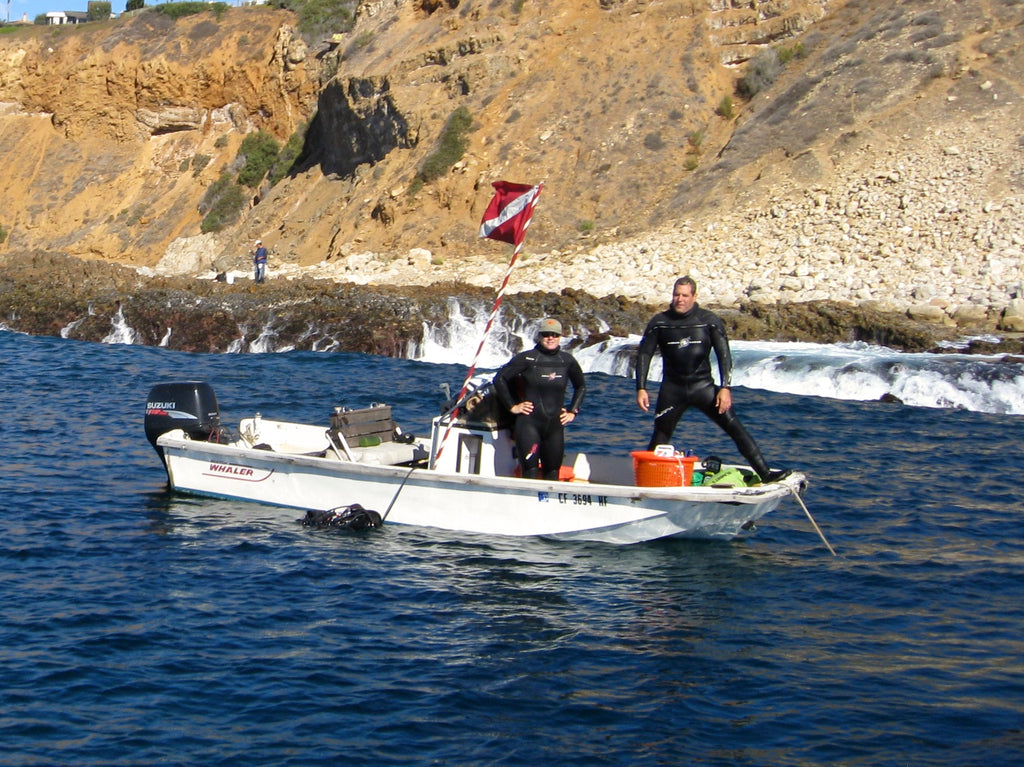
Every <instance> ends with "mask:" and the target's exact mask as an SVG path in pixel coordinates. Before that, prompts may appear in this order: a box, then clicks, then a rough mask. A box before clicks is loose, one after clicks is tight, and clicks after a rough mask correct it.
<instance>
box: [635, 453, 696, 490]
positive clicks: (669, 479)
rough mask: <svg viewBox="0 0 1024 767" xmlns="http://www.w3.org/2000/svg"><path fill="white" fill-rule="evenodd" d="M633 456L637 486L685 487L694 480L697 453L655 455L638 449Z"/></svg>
mask: <svg viewBox="0 0 1024 767" xmlns="http://www.w3.org/2000/svg"><path fill="white" fill-rule="evenodd" d="M630 455H631V456H633V481H634V482H635V483H636V485H637V487H683V486H684V485H689V484H691V483H692V482H693V466H694V464H695V463H697V461H698V460H700V459H698V458H697V456H695V455H672V456H661V455H655V454H654V453H652V452H649V451H647V450H636V451H634V452H632V453H630Z"/></svg>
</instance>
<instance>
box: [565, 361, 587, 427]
mask: <svg viewBox="0 0 1024 767" xmlns="http://www.w3.org/2000/svg"><path fill="white" fill-rule="evenodd" d="M569 380H570V381H572V402H570V403H569V407H568V410H569V411H570V412H572V413H578V412H579V411H580V405H582V404H583V396H584V395H585V394H586V392H587V379H586V376H584V375H583V369H582V368H581V367H580V363H578V362H577V361H576V358H575V357H573V356H572V355H569Z"/></svg>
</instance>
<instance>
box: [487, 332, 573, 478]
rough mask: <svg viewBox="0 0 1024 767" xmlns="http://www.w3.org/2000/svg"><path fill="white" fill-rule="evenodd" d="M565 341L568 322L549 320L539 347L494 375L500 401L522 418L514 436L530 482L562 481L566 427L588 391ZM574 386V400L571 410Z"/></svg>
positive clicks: (524, 474)
mask: <svg viewBox="0 0 1024 767" xmlns="http://www.w3.org/2000/svg"><path fill="white" fill-rule="evenodd" d="M561 337H562V324H561V323H560V322H559V321H558V320H554V319H550V318H549V319H546V320H544V321H543V322H541V324H540V329H539V331H538V341H537V345H536V346H535V347H534V348H532V349H530V350H529V351H525V352H520V353H519V354H517V355H516V356H515V357H513V358H512V359H511V360H509V361H508V363H507V364H506V365H505V366H504V367H503V368H502V369H501V370H499V371H498V373H497V375H495V376H494V391H495V393H496V394H497V396H498V401H499V402H500V403H501V404H502V406H503V407H505V408H506V409H507V410H508V411H509V412H511V413H514V414H515V416H516V420H515V425H514V426H513V428H512V434H513V437H514V438H515V443H516V455H517V458H518V459H519V466H520V469H521V470H522V475H523V477H524V478H527V479H537V478H538V477H542V478H543V479H549V480H557V479H558V470H559V469H560V468H561V466H562V457H563V455H564V454H565V425H566V424H567V423H572V421H573V420H575V418H576V414H577V413H578V412H579V410H580V405H581V404H582V403H583V395H584V393H585V391H586V388H587V387H586V379H584V377H583V371H582V370H581V369H580V366H579V363H578V362H576V360H575V359H574V358H573V356H572V355H571V354H569V353H568V352H564V351H562V350H561V347H560V346H559V343H560V341H561ZM570 382H571V383H572V387H573V393H572V402H571V403H570V404H569V407H565V391H566V389H567V388H568V384H569V383H570Z"/></svg>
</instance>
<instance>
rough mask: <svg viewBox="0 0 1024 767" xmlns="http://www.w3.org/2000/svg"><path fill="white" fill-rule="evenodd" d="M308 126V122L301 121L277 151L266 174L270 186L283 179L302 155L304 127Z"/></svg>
mask: <svg viewBox="0 0 1024 767" xmlns="http://www.w3.org/2000/svg"><path fill="white" fill-rule="evenodd" d="M308 127H309V124H308V123H303V124H302V125H300V126H299V127H298V128H296V130H295V133H293V134H292V135H291V136H289V137H288V141H287V143H285V145H284V146H283V147H281V151H280V152H278V153H277V158H276V159H275V160H274V163H273V164H272V165H271V166H270V173H269V174H268V176H267V181H269V182H270V185H271V186H274V185H275V184H276V183H277V182H278V181H280V180H281V179H283V178H284V177H285V176H286V175H287V173H288V171H290V170H291V169H292V166H293V165H295V161H296V160H298V159H299V157H300V156H301V155H302V150H303V148H304V147H305V146H306V128H308Z"/></svg>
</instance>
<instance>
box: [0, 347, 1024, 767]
mask: <svg viewBox="0 0 1024 767" xmlns="http://www.w3.org/2000/svg"><path fill="white" fill-rule="evenodd" d="M114 340H116V339H114ZM435 342H436V339H435ZM427 346H429V345H424V348H421V349H418V350H415V353H414V354H413V356H418V357H419V358H418V359H387V358H380V357H371V356H366V355H359V354H344V353H312V352H297V351H279V352H278V353H263V354H223V355H202V354H187V353H181V352H174V351H169V350H167V349H159V348H146V347H141V346H133V345H126V344H120V343H114V342H111V343H106V344H91V343H81V342H75V341H68V340H62V339H58V338H46V337H29V336H24V335H20V334H16V333H12V332H7V331H2V330H0V392H2V394H0V439H2V442H3V448H2V452H0V455H2V462H0V504H2V506H0V509H2V514H0V610H2V621H0V694H2V701H3V706H2V709H0V763H2V764H3V765H85V766H92V765H96V766H99V765H103V766H107V765H154V764H160V765H200V764H201V765H236V764H244V765H338V764H346V765H348V764H351V765H371V764H372V765H388V764H445V765H447V764H452V765H531V767H535V766H536V765H547V764H552V765H564V764H579V765H679V764H708V765H824V764H828V765H833V764H834V765H952V764H956V765H986V766H987V767H990V766H992V765H1002V764H1016V763H1019V762H1020V761H1021V759H1022V758H1024V543H1022V537H1021V529H1022V528H1021V521H1022V515H1024V504H1022V490H1021V475H1022V468H1024V461H1022V451H1021V427H1022V425H1024V421H1022V414H1024V407H1022V403H1024V372H1022V369H1021V365H1020V364H1019V363H1015V362H1012V361H1005V360H998V359H982V358H974V359H970V358H962V357H958V356H956V355H951V356H948V357H946V356H942V357H937V356H935V355H900V354H898V353H896V352H892V351H891V350H880V349H876V348H870V347H862V346H861V347H857V346H853V347H816V346H813V345H770V344H761V345H759V344H747V345H743V344H737V345H735V352H736V357H737V361H738V370H737V381H738V382H739V383H740V384H741V385H740V386H739V387H738V388H737V389H736V390H735V392H734V399H735V402H736V406H737V410H738V412H739V414H740V416H741V417H742V419H743V420H744V422H745V424H746V425H747V427H748V429H749V430H750V431H751V433H752V434H754V435H755V437H757V439H758V441H759V442H760V444H761V447H762V449H763V451H764V452H765V454H766V455H767V457H768V458H769V460H770V461H771V462H772V463H773V464H774V465H777V466H779V465H782V466H792V467H795V468H799V469H801V470H802V471H804V472H806V473H807V474H808V476H809V477H810V487H809V489H808V491H807V494H806V496H805V501H806V503H807V507H808V510H809V511H810V512H811V513H812V514H813V517H814V519H815V520H816V521H817V522H818V524H819V525H820V527H821V529H822V531H823V533H824V534H825V535H826V536H827V538H828V540H829V542H830V543H831V544H832V545H833V547H834V548H835V550H836V552H837V554H838V556H832V555H831V554H830V553H829V552H828V550H827V549H826V547H825V546H824V544H823V542H822V540H821V539H820V538H819V537H818V535H817V534H816V533H815V532H814V530H813V528H812V527H811V524H810V522H809V520H808V519H807V517H806V515H805V514H804V512H803V510H802V509H801V508H800V507H799V506H798V505H797V504H796V503H795V502H794V501H792V500H791V501H789V502H787V503H784V504H783V506H781V507H780V508H779V509H778V510H777V511H776V512H774V513H772V514H770V515H768V516H767V517H766V518H764V519H763V520H761V521H760V522H759V523H758V526H757V528H756V529H755V530H753V531H751V532H750V534H749V535H748V536H746V537H744V538H742V539H738V540H736V541H732V542H696V541H662V542H655V543H649V544H640V545H635V546H626V547H615V546H609V545H599V544H566V543H556V542H551V541H547V540H543V539H508V538H498V537H485V536H476V535H457V534H452V533H445V532H439V531H435V530H425V529H415V528H403V527H400V526H396V525H386V526H385V527H384V528H382V529H380V530H370V531H363V532H361V533H353V532H350V531H339V530H333V531H332V530H315V529H310V528H306V527H304V526H302V525H300V524H299V523H298V517H299V516H301V515H300V514H299V513H297V512H296V511H295V510H290V511H289V510H282V509H275V508H271V507H263V506H257V505H247V504H240V503H234V502H227V501H219V500H211V499H200V498H191V497H186V496H179V495H174V494H171V493H169V492H168V490H167V488H166V477H165V474H164V472H163V468H162V466H161V464H160V461H159V460H158V458H157V456H156V454H155V453H154V451H153V450H152V448H151V447H150V445H149V443H148V442H147V441H146V438H145V436H144V433H143V428H142V426H143V424H142V422H143V412H144V405H145V399H146V394H147V392H148V390H149V388H150V386H151V385H153V384H154V383H158V382H163V381H170V380H197V379H198V380H206V381H209V382H210V383H211V384H212V385H213V386H214V388H215V390H216V392H217V396H218V399H219V400H220V406H221V412H222V415H223V417H224V420H225V421H226V422H228V423H235V422H237V420H238V419H239V418H241V417H245V416H248V415H252V414H253V413H254V412H256V411H257V410H258V411H260V412H261V413H263V415H265V416H267V417H272V418H284V419H294V420H304V421H309V422H314V423H325V424H326V422H327V418H328V413H329V412H330V410H331V408H332V407H333V406H335V405H348V406H352V407H355V406H361V405H366V404H369V403H370V402H374V401H376V402H387V403H389V404H392V405H393V406H394V409H395V414H396V417H397V419H398V420H399V421H400V423H401V424H402V425H403V427H404V428H405V429H406V430H407V431H413V432H417V433H423V431H424V426H425V424H426V423H427V421H428V419H429V418H430V416H431V415H433V414H435V413H436V412H437V409H438V406H439V403H440V401H441V399H442V398H443V394H442V393H441V391H440V389H441V385H442V384H445V383H447V384H448V385H449V386H450V387H451V389H452V390H457V389H458V386H459V385H460V384H461V382H462V378H463V377H464V376H465V373H466V363H467V362H468V359H469V358H470V357H471V356H472V349H470V352H469V353H468V354H467V353H466V352H465V351H464V350H463V351H460V350H455V351H454V352H453V353H452V357H453V358H454V359H452V360H449V359H446V358H445V355H444V354H442V353H440V352H439V351H438V349H436V348H426V347H427ZM626 346H628V340H627V341H624V342H623V346H620V347H616V346H615V345H614V344H612V345H610V346H606V347H602V348H597V349H594V348H589V349H586V350H580V353H579V356H580V357H581V359H585V360H586V363H587V364H586V368H587V369H588V370H590V371H591V372H589V373H588V386H589V395H588V399H587V401H586V403H585V404H584V410H583V413H582V414H581V416H580V418H579V419H578V420H577V421H576V422H575V423H574V424H573V425H572V427H570V433H569V436H568V439H569V443H570V448H579V449H590V450H596V449H605V450H611V451H626V450H629V449H635V448H636V447H642V446H643V445H645V444H646V441H647V438H648V436H649V431H650V422H649V416H644V415H643V414H641V413H640V412H639V411H638V410H637V408H636V406H635V404H634V402H633V391H632V384H631V382H630V380H629V378H628V376H627V371H625V370H624V369H623V365H627V364H628V363H626V362H624V359H625V358H626V355H624V354H623V348H625V347H626ZM448 348H449V349H450V348H451V347H448ZM882 393H895V394H896V395H898V396H899V399H901V400H903V403H902V404H901V403H898V402H879V401H878V399H879V396H880V394H882ZM676 439H677V447H678V448H680V449H684V448H689V449H694V450H696V452H697V453H698V454H700V455H704V454H708V453H715V454H718V455H720V456H722V457H724V458H727V459H734V458H736V457H737V456H736V455H735V448H734V447H733V446H732V445H731V443H730V442H729V441H728V439H727V438H726V437H724V435H723V434H721V433H719V432H718V431H717V429H716V428H715V427H714V426H712V425H710V424H708V423H706V422H704V419H703V417H702V416H700V415H699V414H697V413H689V414H687V415H686V416H685V417H684V420H683V423H682V425H681V428H680V431H679V432H678V433H677V435H676ZM350 500H351V501H352V502H358V501H359V499H358V498H353V499H350Z"/></svg>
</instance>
